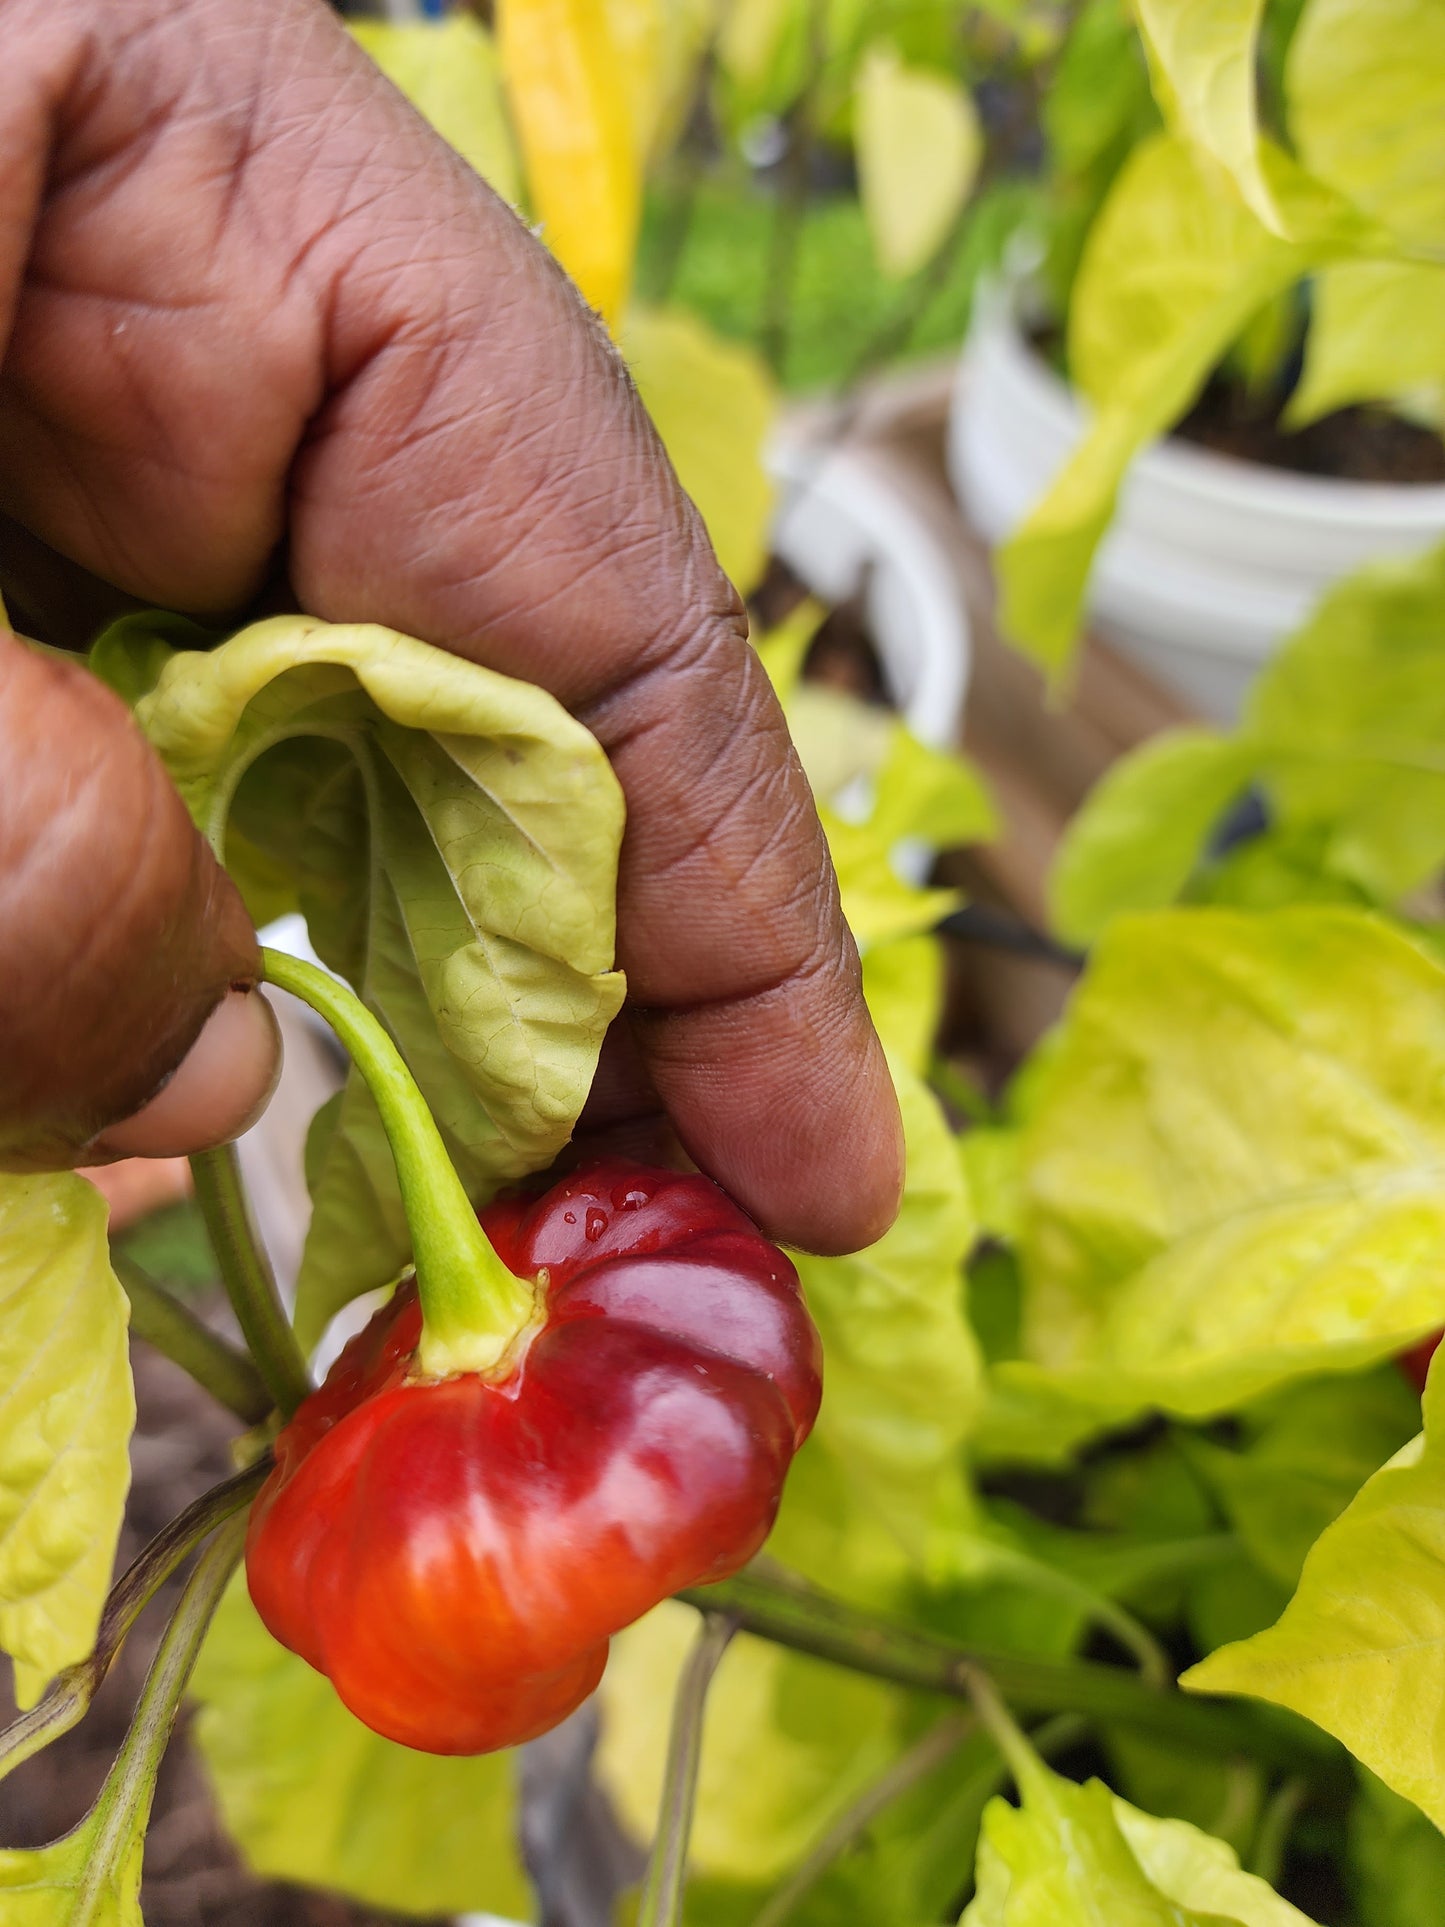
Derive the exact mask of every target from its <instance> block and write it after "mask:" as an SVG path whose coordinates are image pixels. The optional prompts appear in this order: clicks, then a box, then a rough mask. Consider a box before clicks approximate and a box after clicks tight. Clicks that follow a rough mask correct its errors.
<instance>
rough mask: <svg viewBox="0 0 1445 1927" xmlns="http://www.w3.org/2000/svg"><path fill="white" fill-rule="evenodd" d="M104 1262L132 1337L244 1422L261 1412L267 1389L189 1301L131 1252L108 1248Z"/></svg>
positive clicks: (242, 1355) (268, 1398)
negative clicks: (126, 1308)
mask: <svg viewBox="0 0 1445 1927" xmlns="http://www.w3.org/2000/svg"><path fill="white" fill-rule="evenodd" d="M110 1262H111V1266H112V1268H113V1269H114V1271H115V1275H116V1277H117V1278H119V1280H120V1282H121V1284H122V1286H123V1287H124V1288H125V1295H126V1297H127V1298H129V1300H130V1328H131V1330H132V1331H133V1332H134V1333H135V1335H136V1337H137V1338H143V1339H144V1340H145V1341H146V1343H147V1344H148V1345H154V1346H155V1348H156V1350H157V1351H158V1352H160V1353H161V1354H162V1355H163V1356H164V1357H166V1358H168V1359H170V1361H171V1363H172V1364H173V1365H179V1366H180V1368H181V1370H182V1371H183V1372H188V1373H189V1374H190V1376H191V1377H192V1378H193V1379H194V1380H195V1381H196V1383H197V1384H198V1385H201V1386H204V1388H205V1389H206V1391H208V1392H209V1393H210V1394H211V1396H212V1397H213V1398H215V1399H219V1401H220V1402H221V1404H222V1405H224V1406H225V1407H226V1409H227V1411H230V1412H234V1413H235V1414H236V1417H237V1418H239V1419H244V1420H245V1422H246V1424H247V1425H256V1424H258V1423H259V1422H260V1420H262V1419H263V1418H265V1416H266V1414H267V1413H268V1412H269V1411H270V1410H271V1404H272V1400H271V1394H270V1393H269V1392H268V1391H267V1389H266V1385H265V1381H264V1380H263V1379H262V1377H261V1374H260V1373H259V1372H258V1371H257V1370H256V1367H255V1365H254V1364H253V1363H252V1361H251V1360H250V1359H249V1358H248V1357H247V1356H246V1354H245V1353H244V1352H240V1351H237V1349H236V1347H235V1346H234V1345H228V1344H227V1343H226V1341H225V1339H224V1338H222V1337H221V1335H220V1334H219V1332H213V1331H212V1330H211V1328H210V1326H209V1325H207V1324H204V1323H203V1322H202V1320H201V1319H199V1318H198V1317H197V1316H196V1314H195V1313H194V1312H193V1311H192V1310H191V1308H190V1307H189V1305H183V1304H182V1303H181V1302H180V1300H179V1299H178V1298H172V1296H171V1294H170V1293H169V1292H168V1291H164V1290H162V1288H161V1287H160V1286H159V1285H158V1284H157V1283H156V1281H155V1280H154V1278H152V1277H150V1276H149V1274H148V1273H146V1272H144V1271H142V1270H141V1268H140V1266H139V1265H138V1264H137V1263H136V1262H135V1260H134V1259H133V1258H128V1257H126V1255H125V1253H124V1252H122V1251H112V1252H111V1254H110Z"/></svg>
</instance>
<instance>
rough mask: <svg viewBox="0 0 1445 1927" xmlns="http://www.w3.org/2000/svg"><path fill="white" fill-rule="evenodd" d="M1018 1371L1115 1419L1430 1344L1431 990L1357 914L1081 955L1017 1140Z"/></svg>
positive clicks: (1139, 935) (1141, 930)
mask: <svg viewBox="0 0 1445 1927" xmlns="http://www.w3.org/2000/svg"><path fill="white" fill-rule="evenodd" d="M1023 1170H1024V1193H1025V1195H1024V1224H1023V1238H1022V1246H1021V1256H1022V1260H1023V1268H1024V1284H1025V1303H1024V1351H1025V1354H1026V1359H1027V1361H1028V1362H1026V1363H1006V1364H1003V1365H1000V1366H999V1367H998V1373H999V1376H1000V1379H1001V1380H1002V1381H1004V1382H1005V1383H1013V1384H1015V1385H1017V1386H1019V1387H1021V1388H1024V1389H1028V1388H1034V1389H1035V1390H1037V1391H1038V1392H1039V1393H1040V1394H1044V1393H1047V1392H1050V1391H1052V1392H1055V1393H1057V1394H1062V1395H1064V1396H1067V1397H1068V1398H1069V1399H1071V1400H1077V1401H1087V1402H1090V1403H1092V1404H1093V1405H1094V1406H1095V1408H1096V1409H1097V1410H1098V1411H1099V1412H1100V1414H1101V1415H1113V1416H1116V1417H1118V1416H1123V1415H1125V1414H1127V1413H1129V1412H1131V1411H1136V1410H1138V1409H1140V1408H1141V1407H1145V1406H1150V1405H1156V1406H1161V1407H1163V1408H1164V1409H1165V1410H1168V1411H1173V1412H1179V1413H1182V1414H1186V1415H1190V1416H1204V1415H1206V1414H1209V1413H1213V1412H1218V1411H1222V1410H1226V1409H1229V1408H1231V1407H1233V1406H1236V1405H1238V1404H1240V1403H1241V1402H1242V1401H1243V1400H1245V1399H1247V1398H1250V1397H1253V1396H1255V1395H1257V1394H1259V1393H1262V1392H1264V1391H1266V1390H1268V1389H1270V1388H1271V1387H1272V1386H1275V1385H1280V1384H1284V1383H1287V1382H1288V1381H1289V1380H1291V1379H1293V1378H1296V1377H1303V1376H1306V1375H1308V1374H1311V1373H1320V1372H1328V1371H1350V1370H1355V1369H1357V1368H1358V1367H1360V1366H1363V1365H1366V1364H1370V1363H1373V1362H1374V1361H1375V1360H1377V1359H1380V1358H1382V1357H1385V1356H1387V1355H1388V1354H1389V1353H1391V1352H1393V1351H1397V1350H1400V1349H1402V1348H1403V1347H1404V1346H1405V1345H1407V1344H1408V1343H1409V1342H1410V1341H1411V1340H1412V1339H1414V1338H1416V1337H1418V1336H1420V1335H1421V1334H1423V1333H1425V1332H1427V1331H1430V1330H1432V1329H1434V1328H1435V1327H1437V1326H1439V1325H1441V1324H1445V970H1442V969H1441V968H1440V966H1439V965H1438V964H1437V963H1436V962H1434V961H1433V960H1432V959H1431V958H1429V957H1428V956H1426V955H1425V954H1424V952H1423V951H1422V950H1420V949H1419V948H1417V947H1416V946H1415V945H1414V944H1413V943H1411V942H1410V941H1409V940H1408V939H1407V938H1406V937H1404V936H1403V935H1401V934H1400V933H1399V931H1398V930H1396V929H1395V928H1393V927H1391V926H1390V925H1388V924H1386V923H1385V922H1383V921H1381V920H1379V919H1377V918H1375V917H1373V916H1371V915H1368V914H1366V913H1364V912H1360V911H1354V910H1344V909H1335V908H1308V909H1296V910H1284V911H1277V912H1275V913H1273V914H1269V915H1264V914H1260V915H1249V914H1244V913H1239V912H1234V911H1225V910H1174V911H1162V912H1159V913H1157V914H1156V915H1154V916H1148V917H1132V918H1125V919H1122V920H1121V921H1120V922H1118V923H1116V924H1115V925H1113V926H1112V928H1111V929H1110V930H1109V932H1108V933H1107V934H1106V935H1105V937H1104V939H1103V941H1102V942H1101V944H1100V945H1099V947H1098V949H1097V950H1096V952H1095V954H1094V958H1093V961H1092V963H1091V966H1090V969H1089V972H1088V974H1087V976H1086V978H1085V980H1084V982H1083V984H1082V986H1081V988H1080V989H1079V991H1078V992H1077V994H1076V996H1075V999H1074V1002H1073V1005H1072V1007H1071V1009H1070V1011H1069V1014H1068V1016H1067V1018H1066V1020H1065V1023H1064V1026H1063V1030H1062V1033H1061V1036H1060V1038H1059V1041H1058V1045H1057V1050H1056V1053H1055V1055H1054V1056H1053V1058H1052V1060H1051V1063H1050V1074H1049V1077H1048V1078H1047V1080H1046V1082H1045V1085H1044V1088H1043V1090H1042V1093H1041V1095H1040V1099H1039V1102H1038V1104H1037V1107H1036V1109H1035V1110H1034V1112H1033V1113H1032V1115H1031V1116H1030V1117H1029V1119H1028V1121H1027V1123H1026V1125H1025V1127H1024V1140H1023Z"/></svg>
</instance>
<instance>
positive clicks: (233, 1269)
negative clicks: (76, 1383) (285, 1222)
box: [191, 1144, 311, 1418]
mask: <svg viewBox="0 0 1445 1927" xmlns="http://www.w3.org/2000/svg"><path fill="white" fill-rule="evenodd" d="M191 1178H192V1181H193V1182H194V1184H195V1187H196V1203H197V1204H198V1205H199V1206H200V1208H201V1216H202V1218H203V1219H204V1220H205V1225H206V1231H207V1233H208V1235H209V1237H210V1240H211V1249H212V1251H214V1253H215V1254H216V1264H217V1266H218V1268H219V1270H220V1273H221V1282H222V1284H223V1285H224V1286H225V1287H226V1296H227V1297H228V1298H229V1299H230V1301H231V1309H232V1310H233V1311H234V1312H235V1314H236V1323H237V1324H238V1325H239V1326H240V1327H241V1336H242V1337H243V1338H244V1339H245V1341H246V1344H247V1347H248V1348H249V1350H250V1353H251V1356H252V1358H254V1359H255V1361H256V1369H257V1371H259V1372H260V1374H261V1376H262V1378H263V1379H264V1380H265V1382H266V1389H267V1391H268V1392H269V1393H270V1394H271V1397H272V1398H273V1399H274V1400H275V1402H276V1409H277V1410H278V1411H279V1412H280V1414H281V1416H282V1418H290V1416H291V1414H292V1413H293V1412H294V1411H295V1410H296V1407H297V1406H298V1405H299V1404H300V1403H301V1401H302V1399H303V1398H305V1397H306V1395H307V1393H308V1392H309V1391H310V1390H311V1374H310V1373H309V1372H308V1371H307V1369H306V1360H305V1359H304V1358H303V1357H302V1355H301V1347H300V1346H299V1345H298V1344H297V1342H296V1334H295V1332H294V1331H292V1329H291V1321H290V1319H289V1318H288V1317H287V1316H286V1308H285V1306H284V1305H283V1304H282V1303H281V1294H280V1292H279V1291H278V1290H277V1289H276V1277H275V1273H274V1272H273V1271H272V1270H271V1264H270V1260H269V1259H268V1258H267V1256H266V1254H265V1252H264V1251H263V1250H262V1248H261V1243H260V1240H259V1239H258V1238H257V1236H256V1228H255V1226H254V1225H253V1224H252V1222H251V1212H250V1207H249V1205H248V1203H247V1200H246V1187H245V1185H244V1184H243V1183H242V1182H241V1163H240V1159H239V1158H238V1157H237V1156H236V1147H235V1145H234V1144H222V1145H221V1146H219V1147H218V1148H217V1149H216V1150H214V1151H197V1152H196V1153H194V1155H193V1156H192V1158H191Z"/></svg>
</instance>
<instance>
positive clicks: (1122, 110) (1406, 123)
mask: <svg viewBox="0 0 1445 1927" xmlns="http://www.w3.org/2000/svg"><path fill="white" fill-rule="evenodd" d="M1131 15H1132V18H1131ZM1146 73H1147V78H1148V82H1149V83H1152V93H1153V99H1152V101H1151V99H1150V97H1149V89H1148V86H1147V85H1146V81H1145V76H1146ZM1044 124H1045V129H1046V132H1047V134H1048V135H1049V137H1050V140H1051V144H1052V171H1053V175H1054V192H1053V195H1052V199H1053V202H1054V209H1053V218H1052V220H1051V222H1050V223H1048V224H1046V231H1048V230H1049V229H1051V241H1050V246H1051V251H1052V260H1051V262H1050V263H1049V271H1048V272H1047V273H1046V275H1045V281H1046V286H1047V288H1048V292H1049V294H1050V295H1051V298H1052V301H1053V304H1054V307H1055V309H1056V310H1057V312H1055V313H1054V314H1053V315H1052V316H1051V317H1050V319H1051V320H1053V321H1055V322H1058V323H1061V324H1062V325H1063V329H1064V335H1065V361H1066V365H1067V371H1068V374H1069V377H1070V379H1071V381H1072V382H1073V385H1074V387H1075V388H1076V389H1077V390H1078V392H1079V394H1080V395H1081V397H1082V399H1083V400H1084V402H1085V403H1086V405H1087V407H1088V410H1089V423H1088V428H1087V432H1086V434H1085V436H1084V438H1083V440H1082V441H1081V442H1080V444H1079V446H1078V447H1077V449H1076V450H1075V451H1074V453H1073V455H1072V456H1071V457H1070V459H1069V461H1068V462H1067V463H1066V464H1065V466H1064V467H1063V469H1062V470H1061V471H1060V472H1059V474H1058V475H1057V476H1056V477H1055V479H1054V481H1053V482H1052V484H1051V485H1050V487H1049V489H1048V490H1047V491H1046V493H1045V494H1044V496H1043V497H1042V499H1041V500H1040V501H1039V502H1037V503H1036V504H1035V505H1034V507H1033V508H1032V510H1031V512H1030V514H1029V516H1028V518H1027V519H1026V521H1025V522H1024V523H1023V525H1022V526H1021V527H1020V528H1019V529H1018V530H1017V531H1016V532H1015V534H1014V535H1013V536H1012V538H1011V539H1010V540H1009V541H1008V542H1007V543H1005V544H1004V546H1003V548H1002V550H1001V551H1000V556H999V567H1000V577H1001V588H1002V594H1003V603H1002V613H1003V622H1004V625H1005V627H1006V629H1007V631H1008V633H1009V635H1010V636H1011V638H1012V639H1014V640H1015V641H1017V642H1018V643H1019V644H1020V645H1021V646H1022V647H1024V648H1026V649H1027V650H1028V651H1029V653H1030V654H1032V655H1033V656H1034V657H1035V658H1036V659H1037V660H1038V661H1039V662H1040V663H1041V664H1042V665H1043V666H1044V667H1046V668H1048V669H1049V670H1051V671H1055V672H1057V671H1060V670H1062V669H1063V668H1064V666H1065V665H1066V664H1067V662H1068V659H1069V656H1070V654H1071V651H1072V647H1073V644H1074V641H1075V638H1076V635H1077V632H1078V627H1079V621H1080V614H1081V609H1082V606H1083V600H1084V594H1085V590H1086V586H1087V581H1088V573H1089V566H1090V562H1091V559H1092V557H1093V554H1094V551H1095V550H1096V548H1097V546H1098V544H1099V542H1100V541H1101V540H1102V538H1103V535H1104V533H1105V531H1106V529H1107V528H1108V525H1109V522H1110V519H1111V518H1112V516H1113V513H1114V507H1115V502H1116V500H1117V496H1118V491H1119V487H1120V485H1121V483H1122V481H1123V479H1124V476H1125V474H1126V472H1127V470H1128V467H1129V463H1130V462H1131V461H1132V459H1133V457H1134V456H1135V455H1136V454H1137V453H1138V451H1139V449H1140V448H1141V447H1143V446H1144V444H1145V443H1146V442H1148V441H1149V440H1151V439H1152V438H1153V437H1155V436H1157V435H1160V434H1163V433H1165V432H1166V431H1167V430H1169V429H1171V428H1173V427H1174V426H1175V425H1176V424H1177V423H1178V422H1179V421H1180V419H1181V418H1182V417H1183V416H1184V415H1185V414H1187V413H1188V410H1189V408H1190V406H1191V405H1192V403H1193V402H1194V400H1195V398H1196V396H1197V395H1198V394H1199V392H1200V391H1201V389H1202V388H1203V387H1204V385H1205V382H1206V380H1207V379H1208V378H1209V376H1210V375H1211V374H1213V373H1214V372H1215V371H1216V370H1217V369H1218V368H1220V367H1221V365H1223V364H1226V363H1228V362H1231V361H1232V363H1233V365H1234V372H1235V375H1236V378H1237V379H1238V380H1240V381H1242V382H1244V383H1245V384H1253V385H1254V386H1255V387H1256V388H1261V389H1264V390H1267V391H1269V392H1271V393H1272V394H1274V395H1275V396H1277V397H1278V399H1279V400H1280V401H1282V403H1283V420H1284V423H1285V425H1286V426H1287V427H1293V428H1302V427H1304V426H1306V425H1307V424H1309V423H1311V422H1314V421H1317V420H1319V419H1320V418H1321V417H1322V416H1325V415H1328V414H1330V413H1331V412H1332V411H1334V410H1336V409H1340V408H1344V407H1348V406H1350V405H1353V404H1359V403H1365V404H1370V405H1376V406H1382V407H1384V408H1387V409H1393V410H1396V411H1398V412H1400V413H1402V414H1404V415H1405V416H1406V417H1407V418H1409V419H1410V420H1412V421H1416V422H1419V423H1420V424H1422V425H1423V426H1426V427H1428V428H1432V429H1434V430H1437V431H1438V430H1441V429H1442V428H1445V348H1442V342H1445V329H1442V327H1441V318H1442V314H1445V187H1442V183H1445V132H1442V130H1445V18H1442V16H1441V12H1440V9H1439V8H1438V7H1436V6H1434V5H1432V4H1429V0H1425V4H1418V5H1417V4H1416V3H1415V0H1387V3H1386V4H1384V5H1374V6H1365V5H1360V4H1356V0H1304V4H1303V5H1301V4H1299V3H1298V0H1240V3H1238V4H1226V5H1207V4H1196V3H1195V0H1137V4H1135V5H1134V6H1133V7H1132V8H1128V9H1126V7H1125V6H1124V5H1122V4H1120V0H1091V4H1090V5H1088V6H1086V7H1085V8H1083V9H1082V11H1081V13H1080V15H1079V18H1078V21H1077V23H1076V25H1075V27H1074V29H1073V33H1072V35H1071V39H1070V43H1069V45H1068V46H1067V47H1066V50H1065V55H1064V59H1063V61H1062V62H1061V65H1060V68H1059V70H1058V75H1057V82H1056V85H1055V87H1054V89H1053V91H1052V93H1051V95H1050V96H1049V98H1048V99H1047V101H1046V105H1045V111H1044Z"/></svg>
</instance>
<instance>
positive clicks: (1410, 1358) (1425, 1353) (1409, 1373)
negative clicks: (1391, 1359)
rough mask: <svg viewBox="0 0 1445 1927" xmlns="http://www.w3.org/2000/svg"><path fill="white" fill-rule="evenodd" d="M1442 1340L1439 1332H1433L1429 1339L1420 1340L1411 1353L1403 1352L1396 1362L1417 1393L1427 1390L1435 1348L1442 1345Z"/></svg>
mask: <svg viewBox="0 0 1445 1927" xmlns="http://www.w3.org/2000/svg"><path fill="white" fill-rule="evenodd" d="M1440 1338H1441V1334H1440V1333H1439V1332H1431V1333H1430V1335H1429V1337H1428V1338H1422V1339H1420V1340H1419V1341H1418V1343H1416V1344H1414V1345H1412V1346H1411V1347H1410V1349H1409V1351H1407V1352H1401V1353H1400V1355H1399V1356H1398V1358H1397V1359H1396V1360H1395V1363H1396V1364H1397V1365H1398V1366H1399V1368H1400V1370H1401V1371H1402V1372H1403V1373H1404V1374H1405V1376H1406V1378H1408V1379H1409V1381H1410V1383H1411V1384H1412V1385H1413V1386H1414V1387H1415V1390H1416V1391H1417V1392H1423V1391H1424V1389H1425V1380H1426V1379H1427V1378H1428V1377H1429V1376H1430V1360H1431V1359H1432V1358H1433V1357H1434V1356H1435V1348H1436V1346H1437V1345H1438V1344H1439V1343H1440Z"/></svg>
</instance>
